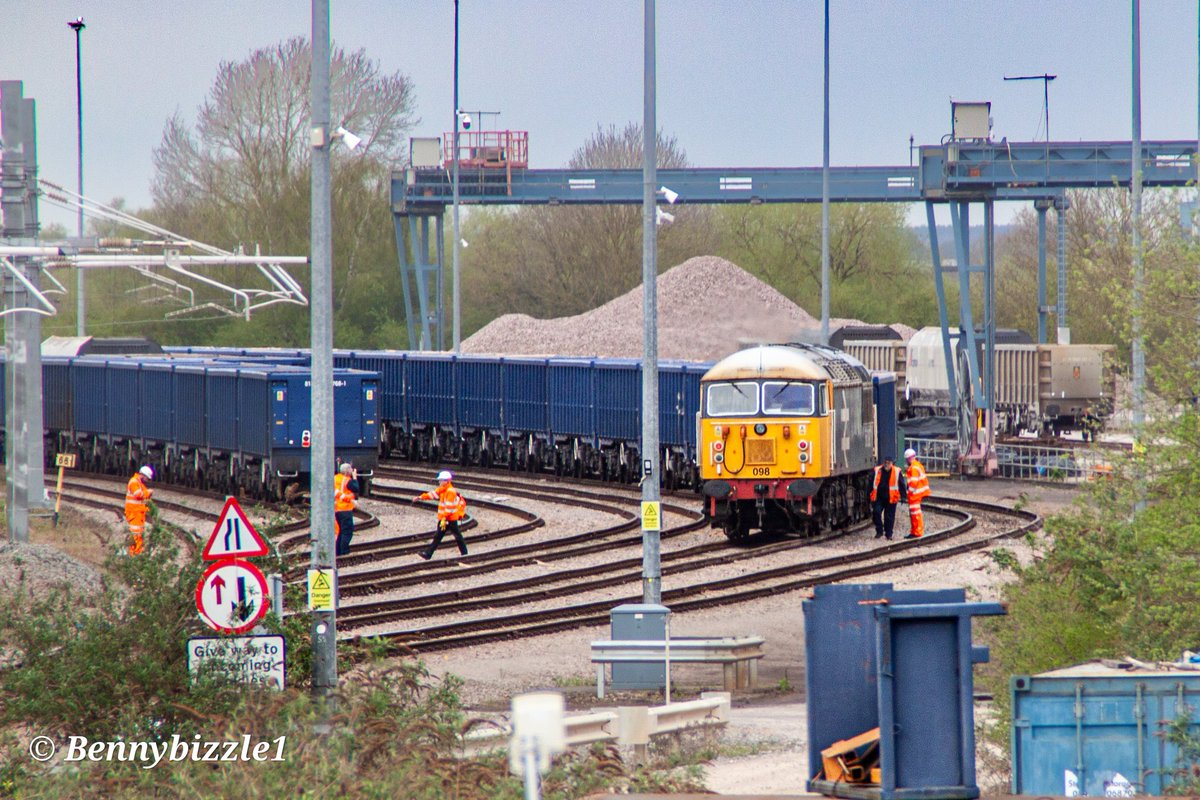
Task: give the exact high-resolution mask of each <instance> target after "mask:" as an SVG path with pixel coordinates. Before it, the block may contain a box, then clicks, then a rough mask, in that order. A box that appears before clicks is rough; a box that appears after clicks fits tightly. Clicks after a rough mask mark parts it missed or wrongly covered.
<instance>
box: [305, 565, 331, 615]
mask: <svg viewBox="0 0 1200 800" xmlns="http://www.w3.org/2000/svg"><path fill="white" fill-rule="evenodd" d="M333 583H334V577H333V570H331V569H310V570H309V571H308V610H309V611H333V610H334V606H333Z"/></svg>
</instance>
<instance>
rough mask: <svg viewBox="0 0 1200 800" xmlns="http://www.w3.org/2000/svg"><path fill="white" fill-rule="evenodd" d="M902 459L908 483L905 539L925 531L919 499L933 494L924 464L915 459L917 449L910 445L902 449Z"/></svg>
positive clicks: (917, 537)
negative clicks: (906, 531) (904, 462)
mask: <svg viewBox="0 0 1200 800" xmlns="http://www.w3.org/2000/svg"><path fill="white" fill-rule="evenodd" d="M904 460H905V461H907V462H908V467H907V468H906V469H905V470H904V477H905V480H906V481H907V483H908V519H909V522H910V528H909V534H908V536H905V537H904V538H905V539H919V538H921V536H923V535H924V533H925V515H924V513H922V511H921V501H922V500H924V499H925V498H926V497H929V495H931V494H933V492H932V491H930V489H929V477H928V476H927V475H926V474H925V466H924V465H923V464H922V463H921V462H920V461H918V460H917V451H916V450H913V449H912V448H911V447H910V448H909V449H907V450H905V451H904Z"/></svg>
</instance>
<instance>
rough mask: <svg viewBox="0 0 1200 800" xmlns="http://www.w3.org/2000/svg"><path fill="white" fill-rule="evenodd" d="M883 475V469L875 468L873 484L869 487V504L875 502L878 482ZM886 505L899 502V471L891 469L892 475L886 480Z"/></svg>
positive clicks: (894, 468)
mask: <svg viewBox="0 0 1200 800" xmlns="http://www.w3.org/2000/svg"><path fill="white" fill-rule="evenodd" d="M882 474H883V467H876V468H875V482H874V483H873V484H872V485H871V502H872V503H874V502H875V498H876V496H877V495H878V493H879V481H880V478H881V476H882ZM887 501H888V503H891V504H895V503H899V502H900V470H898V469H896V467H895V466H893V467H892V475H891V477H890V478H889V479H888V499H887Z"/></svg>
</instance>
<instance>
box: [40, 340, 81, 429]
mask: <svg viewBox="0 0 1200 800" xmlns="http://www.w3.org/2000/svg"><path fill="white" fill-rule="evenodd" d="M42 416H43V419H44V421H45V425H46V427H47V428H49V429H50V430H52V431H70V430H71V429H72V428H73V427H74V424H73V417H72V415H71V360H70V359H68V358H54V357H51V356H45V357H43V358H42Z"/></svg>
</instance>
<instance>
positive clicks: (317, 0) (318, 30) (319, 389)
mask: <svg viewBox="0 0 1200 800" xmlns="http://www.w3.org/2000/svg"><path fill="white" fill-rule="evenodd" d="M311 102H312V139H311V142H312V221H311V224H312V231H311V236H312V243H311V249H312V253H311V257H312V296H311V297H310V299H309V302H310V308H311V318H312V323H311V326H312V331H311V333H312V423H311V424H312V449H311V451H310V457H311V461H310V470H309V471H310V473H311V475H312V479H311V484H310V486H311V490H312V496H311V504H310V511H309V530H310V533H309V536H310V538H311V548H312V549H311V556H310V565H311V568H312V569H313V570H332V569H334V568H335V561H334V552H333V551H334V535H333V510H334V509H333V467H334V447H333V441H334V440H333V244H332V235H331V223H330V216H331V214H330V205H331V201H330V175H329V172H330V169H329V147H330V139H329V0H312V100H311ZM336 586H337V579H336V573H335V578H334V587H335V589H336ZM335 597H336V593H335ZM335 606H336V600H335ZM312 648H313V667H312V676H313V677H312V682H313V687H312V688H313V694H314V695H316V696H317V697H320V698H325V699H330V695H331V693H332V692H333V690H334V689H336V688H337V612H336V610H331V611H314V612H313V615H312Z"/></svg>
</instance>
